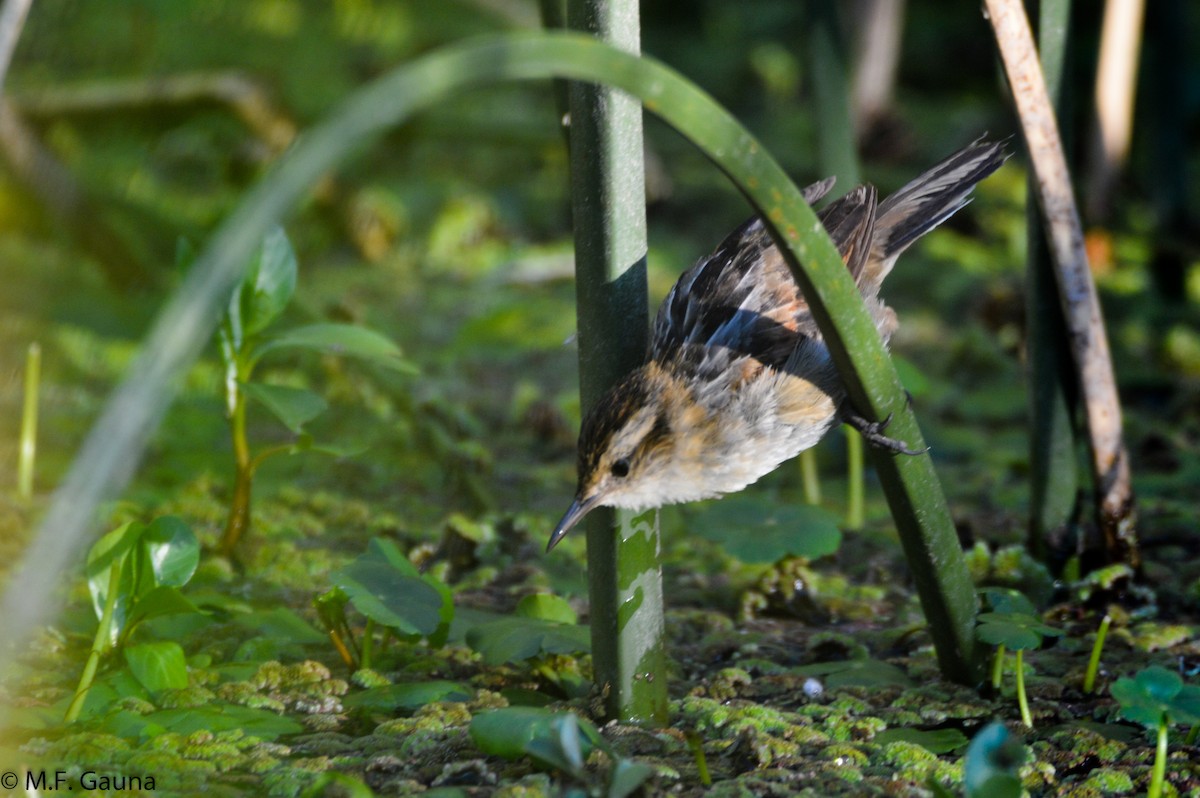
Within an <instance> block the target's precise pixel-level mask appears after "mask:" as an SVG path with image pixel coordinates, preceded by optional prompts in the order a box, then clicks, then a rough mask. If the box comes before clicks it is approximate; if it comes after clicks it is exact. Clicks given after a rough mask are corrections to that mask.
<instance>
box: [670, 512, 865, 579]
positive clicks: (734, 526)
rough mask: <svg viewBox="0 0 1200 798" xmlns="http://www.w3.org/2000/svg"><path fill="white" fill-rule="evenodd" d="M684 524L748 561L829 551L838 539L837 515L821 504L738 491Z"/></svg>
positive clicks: (840, 535)
mask: <svg viewBox="0 0 1200 798" xmlns="http://www.w3.org/2000/svg"><path fill="white" fill-rule="evenodd" d="M688 529H689V531H691V532H694V533H695V534H698V535H700V536H702V537H705V538H707V539H709V540H712V541H714V542H716V543H719V544H721V546H723V547H724V548H725V550H726V551H728V552H729V553H730V554H732V555H733V556H734V557H737V558H738V559H739V560H741V561H742V562H748V563H755V562H758V563H762V562H776V561H778V560H779V559H781V558H783V557H788V556H792V557H807V558H809V559H816V558H818V557H824V556H826V555H828V554H833V553H834V552H835V551H837V550H838V546H840V545H841V543H842V532H841V530H840V529H838V521H837V518H835V517H834V516H833V515H831V514H830V513H828V512H826V511H825V510H822V509H821V508H819V507H813V506H811V505H807V504H789V505H776V504H773V503H769V502H763V501H759V500H754V499H746V498H739V497H731V498H727V499H723V500H721V501H719V502H714V503H713V504H709V505H705V507H704V509H703V511H702V512H698V513H696V514H695V515H692V516H691V517H690V519H689V521H688Z"/></svg>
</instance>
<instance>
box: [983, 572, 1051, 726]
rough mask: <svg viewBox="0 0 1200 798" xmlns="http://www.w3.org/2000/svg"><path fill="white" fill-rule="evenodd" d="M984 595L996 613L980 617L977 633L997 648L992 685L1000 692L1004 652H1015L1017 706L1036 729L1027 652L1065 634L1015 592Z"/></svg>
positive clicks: (987, 591)
mask: <svg viewBox="0 0 1200 798" xmlns="http://www.w3.org/2000/svg"><path fill="white" fill-rule="evenodd" d="M984 595H985V596H986V598H987V600H988V604H989V605H991V607H992V608H993V610H994V611H993V612H985V613H983V614H981V615H980V616H979V619H978V621H979V626H977V627H976V629H975V636H976V637H977V638H979V639H980V640H982V641H983V642H985V643H990V644H991V645H994V646H996V661H995V665H994V666H993V669H992V685H993V686H994V687H997V688H998V687H999V686H1000V676H1001V674H1002V672H1003V669H1004V659H1005V657H1004V655H1005V651H1006V650H1007V649H1011V650H1013V651H1015V652H1016V667H1015V675H1016V683H1017V704H1018V706H1019V707H1020V709H1021V722H1022V723H1024V724H1025V726H1026V727H1027V728H1033V716H1032V714H1031V713H1030V712H1029V699H1028V697H1027V696H1026V693H1025V661H1024V652H1025V651H1026V650H1031V649H1036V648H1041V645H1042V641H1043V640H1044V639H1045V638H1047V637H1058V636H1059V635H1061V634H1062V630H1061V629H1055V628H1054V627H1053V626H1047V625H1046V624H1045V623H1044V622H1043V621H1042V619H1041V617H1039V616H1038V614H1037V610H1036V609H1035V608H1034V606H1033V604H1032V603H1031V602H1030V601H1029V599H1027V598H1025V597H1024V596H1023V595H1021V594H1020V593H1018V592H1017V591H1015V590H1001V589H998V588H990V589H988V590H985V591H984Z"/></svg>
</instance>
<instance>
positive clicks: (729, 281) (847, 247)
mask: <svg viewBox="0 0 1200 798" xmlns="http://www.w3.org/2000/svg"><path fill="white" fill-rule="evenodd" d="M1007 157H1008V156H1007V154H1006V153H1005V152H1004V142H985V141H983V140H982V139H980V140H978V141H976V142H975V143H973V144H971V145H970V146H968V147H966V148H965V149H963V150H960V151H959V152H957V153H955V154H954V155H951V156H950V157H949V158H947V159H946V160H944V161H942V162H941V163H939V164H938V165H937V166H935V167H933V168H932V169H930V170H929V171H927V172H925V173H924V174H922V175H921V176H920V177H918V178H917V179H915V180H913V181H912V182H910V183H909V184H908V185H906V186H904V187H903V188H901V189H900V190H899V191H897V192H896V193H895V194H892V195H891V196H889V197H888V198H887V199H885V200H883V202H878V203H877V195H876V191H875V188H874V187H873V186H870V185H863V186H859V187H858V188H856V189H854V190H853V191H851V192H850V193H849V194H847V195H846V196H844V197H842V198H840V199H838V200H836V201H835V202H833V203H832V204H831V205H830V206H829V207H827V208H826V209H824V210H823V211H821V213H820V214H819V215H818V216H819V218H820V219H821V222H822V224H824V225H825V229H826V230H828V231H829V235H830V237H831V238H832V239H833V242H834V244H835V245H836V246H837V248H838V252H840V253H841V255H842V259H843V260H844V261H845V263H846V267H847V268H848V269H849V270H850V273H851V275H853V277H854V278H855V280H856V281H857V282H858V284H859V285H860V286H861V287H862V290H863V292H864V294H867V295H870V296H874V292H875V291H877V290H878V287H879V282H881V281H882V279H883V277H884V276H886V274H887V272H888V271H889V270H890V269H891V265H892V263H894V261H895V258H896V256H897V255H898V254H899V253H900V252H901V251H903V250H904V248H906V247H907V246H908V245H909V244H911V243H912V242H913V241H915V240H916V239H917V238H919V237H920V236H922V235H924V234H925V233H927V232H929V231H930V230H932V229H933V228H934V227H936V226H937V225H939V224H941V223H942V222H943V221H945V220H946V218H947V217H949V216H950V215H951V214H953V213H954V212H955V211H957V210H958V209H959V208H961V207H962V206H963V205H965V204H966V203H967V201H968V195H969V194H970V192H971V189H972V188H973V187H974V185H975V184H976V183H977V182H979V181H980V180H982V179H983V178H985V177H987V176H988V175H989V174H991V173H992V172H994V171H995V170H996V169H997V168H998V167H999V166H1000V165H1001V164H1003V163H1004V161H1005V160H1006V159H1007ZM832 186H833V180H832V178H831V179H827V180H823V181H821V182H819V183H814V184H813V185H811V186H809V187H808V188H806V189H804V198H805V201H807V202H809V203H812V202H816V201H817V200H818V199H820V198H821V197H823V196H824V195H825V194H826V193H827V192H828V191H829V189H830V188H831V187H832ZM804 336H808V337H812V338H816V337H819V332H818V331H817V328H816V325H815V323H814V322H813V320H812V314H811V313H810V311H809V308H808V303H807V302H806V301H805V299H804V297H803V296H802V295H801V293H800V290H799V287H798V286H797V285H796V282H795V280H794V279H793V278H792V275H791V272H789V271H788V268H787V265H786V264H785V263H784V261H783V257H782V255H780V253H779V250H778V249H777V248H776V247H775V244H774V242H773V241H772V240H771V237H770V236H769V235H768V233H767V231H766V228H765V227H764V225H763V223H762V220H761V219H758V218H757V217H756V218H753V219H750V220H749V221H747V222H746V223H745V224H743V225H742V226H741V227H739V228H738V229H736V230H734V231H733V232H732V233H730V234H729V235H728V236H727V237H726V238H725V240H724V241H722V242H721V244H720V246H718V247H717V249H716V251H714V252H713V253H712V254H711V255H709V256H708V257H707V258H704V259H703V260H701V261H699V262H698V263H696V264H695V265H694V266H692V267H691V268H690V269H688V270H687V271H686V272H684V273H683V275H682V276H680V278H679V281H678V282H676V284H675V286H674V287H673V288H672V289H671V291H670V293H669V294H667V297H666V299H665V300H664V301H663V304H662V306H661V307H660V308H659V311H658V315H657V317H656V318H655V321H654V335H653V339H652V341H651V344H650V356H651V358H653V359H655V360H658V361H660V362H671V361H672V360H674V361H677V362H679V363H680V365H681V366H683V367H684V368H688V369H702V370H704V371H705V372H707V371H709V370H710V369H712V370H715V371H719V370H720V369H722V368H725V367H727V366H728V365H729V363H730V362H731V359H732V358H734V357H738V356H741V355H751V356H753V357H754V358H756V359H757V360H759V361H760V362H762V363H764V364H766V365H770V366H775V367H777V368H781V367H782V366H783V364H784V363H786V361H787V359H788V357H789V356H790V355H791V353H792V352H793V351H794V350H795V349H796V347H797V346H798V345H799V343H800V340H801V338H803V337H804ZM681 350H682V351H681Z"/></svg>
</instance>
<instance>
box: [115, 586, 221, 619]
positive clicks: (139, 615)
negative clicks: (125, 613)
mask: <svg viewBox="0 0 1200 798" xmlns="http://www.w3.org/2000/svg"><path fill="white" fill-rule="evenodd" d="M192 613H195V614H197V615H203V614H204V613H202V612H200V609H199V608H198V607H197V606H196V605H195V604H193V603H192V602H190V601H188V600H187V599H186V598H184V596H183V594H182V593H180V592H179V589H178V588H174V587H155V588H151V589H150V590H149V591H148V592H147V593H145V594H143V595H142V596H139V597H138V599H137V601H136V602H134V605H133V608H132V610H130V612H129V618H128V620H127V621H126V625H127V627H128V628H129V629H132V628H133V627H134V626H136V625H137V624H139V623H141V622H142V621H148V620H150V619H151V618H161V617H163V616H166V615H189V614H192Z"/></svg>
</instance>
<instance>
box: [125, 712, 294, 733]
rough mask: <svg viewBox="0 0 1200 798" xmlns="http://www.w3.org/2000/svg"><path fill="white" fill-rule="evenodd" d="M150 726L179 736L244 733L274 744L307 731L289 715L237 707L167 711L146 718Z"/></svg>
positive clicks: (154, 713) (151, 714)
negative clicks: (194, 733) (236, 730)
mask: <svg viewBox="0 0 1200 798" xmlns="http://www.w3.org/2000/svg"><path fill="white" fill-rule="evenodd" d="M145 720H146V723H147V725H152V726H156V727H162V728H163V729H166V730H167V731H170V732H175V733H177V734H191V733H192V732H197V731H210V732H222V731H231V730H233V729H240V730H242V731H244V732H245V733H246V735H247V736H253V737H259V738H262V739H263V740H274V739H276V738H277V737H282V736H284V735H288V734H299V733H300V732H302V731H304V727H303V726H301V725H300V724H299V723H297V722H296V721H294V720H292V719H291V718H289V717H287V716H286V715H277V714H275V713H274V712H270V711H268V710H265V709H253V708H251V707H243V706H238V705H236V704H205V705H204V706H200V707H189V708H187V709H166V710H162V711H161V712H151V713H150V714H149V715H146V716H145Z"/></svg>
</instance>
